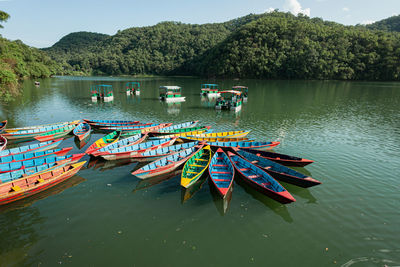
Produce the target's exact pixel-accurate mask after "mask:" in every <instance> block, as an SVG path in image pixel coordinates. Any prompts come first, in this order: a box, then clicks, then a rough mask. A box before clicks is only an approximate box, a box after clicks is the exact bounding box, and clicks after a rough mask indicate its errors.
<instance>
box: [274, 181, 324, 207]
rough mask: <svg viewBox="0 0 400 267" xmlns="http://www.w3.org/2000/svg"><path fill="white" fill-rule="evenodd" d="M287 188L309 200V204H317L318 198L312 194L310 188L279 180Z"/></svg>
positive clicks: (297, 195)
mask: <svg viewBox="0 0 400 267" xmlns="http://www.w3.org/2000/svg"><path fill="white" fill-rule="evenodd" d="M279 183H281V184H282V186H283V187H284V188H286V190H288V191H289V192H290V193H291V194H293V195H295V196H296V197H301V198H303V199H306V200H307V204H317V203H318V201H317V199H316V198H315V197H314V196H313V195H312V194H311V192H310V189H309V188H303V187H300V186H295V185H292V184H288V183H285V182H281V181H279Z"/></svg>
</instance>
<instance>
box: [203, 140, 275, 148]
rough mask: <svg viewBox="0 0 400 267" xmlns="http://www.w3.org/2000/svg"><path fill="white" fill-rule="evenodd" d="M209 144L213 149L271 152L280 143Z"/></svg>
mask: <svg viewBox="0 0 400 267" xmlns="http://www.w3.org/2000/svg"><path fill="white" fill-rule="evenodd" d="M207 144H209V145H210V146H212V147H226V148H230V147H237V148H250V149H256V150H269V149H273V148H274V147H276V146H277V145H279V144H280V142H207Z"/></svg>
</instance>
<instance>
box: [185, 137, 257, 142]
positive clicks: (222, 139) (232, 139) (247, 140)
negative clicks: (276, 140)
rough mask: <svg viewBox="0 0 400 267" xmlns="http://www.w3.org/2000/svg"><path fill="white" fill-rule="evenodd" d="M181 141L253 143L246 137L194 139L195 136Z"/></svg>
mask: <svg viewBox="0 0 400 267" xmlns="http://www.w3.org/2000/svg"><path fill="white" fill-rule="evenodd" d="M182 140H196V141H204V142H254V140H249V139H248V138H247V137H234V138H227V137H222V138H220V137H195V136H187V137H185V138H182Z"/></svg>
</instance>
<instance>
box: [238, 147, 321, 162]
mask: <svg viewBox="0 0 400 267" xmlns="http://www.w3.org/2000/svg"><path fill="white" fill-rule="evenodd" d="M240 150H243V151H246V152H249V153H252V154H254V155H256V156H259V157H262V158H265V159H269V160H272V161H274V162H276V163H279V164H282V165H284V166H293V167H304V166H306V165H308V164H311V163H313V162H314V161H313V160H310V159H304V158H299V157H294V156H289V155H285V154H280V153H275V152H270V151H260V150H254V149H248V148H240Z"/></svg>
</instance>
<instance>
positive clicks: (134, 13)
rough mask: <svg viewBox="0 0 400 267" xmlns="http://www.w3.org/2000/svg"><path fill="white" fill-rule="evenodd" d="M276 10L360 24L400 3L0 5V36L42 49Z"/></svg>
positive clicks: (159, 0) (102, 0)
mask: <svg viewBox="0 0 400 267" xmlns="http://www.w3.org/2000/svg"><path fill="white" fill-rule="evenodd" d="M274 9H279V10H280V11H287V12H292V13H293V14H298V13H303V14H306V15H308V16H310V17H319V18H323V19H324V20H330V21H336V22H339V23H342V24H345V25H355V24H358V23H360V24H368V23H372V22H374V21H378V20H381V19H384V18H387V17H390V16H393V15H398V14H400V0H379V1H376V0H201V1H200V0H197V1H193V0H140V1H137V0H130V1H129V0H0V10H2V11H5V12H7V13H8V14H10V16H11V17H10V19H9V20H8V21H7V22H5V23H2V25H3V26H4V28H3V29H0V34H1V35H2V36H3V37H5V38H7V39H10V40H17V39H19V40H22V41H23V42H24V43H26V44H28V45H30V46H34V47H38V48H42V47H49V46H51V45H53V44H54V43H56V42H57V41H58V40H59V39H61V38H62V37H63V36H65V35H67V34H69V33H71V32H76V31H90V32H99V33H105V34H110V35H113V34H115V33H116V32H117V31H118V30H124V29H127V28H130V27H141V26H148V25H154V24H157V23H158V22H161V21H180V22H183V23H192V24H203V23H212V22H224V21H227V20H231V19H234V18H237V17H241V16H245V15H247V14H250V13H255V14H260V13H264V12H268V11H271V10H274Z"/></svg>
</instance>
